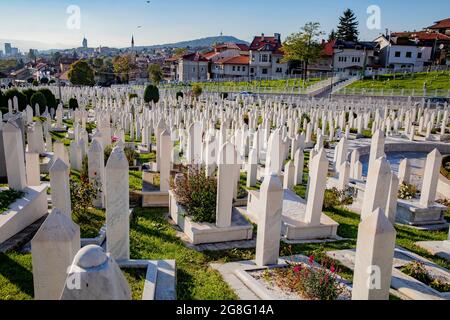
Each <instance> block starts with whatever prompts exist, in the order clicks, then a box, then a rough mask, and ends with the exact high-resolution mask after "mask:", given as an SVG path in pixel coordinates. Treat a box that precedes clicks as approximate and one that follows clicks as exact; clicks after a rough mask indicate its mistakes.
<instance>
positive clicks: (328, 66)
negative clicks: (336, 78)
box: [308, 40, 336, 73]
mask: <svg viewBox="0 0 450 320" xmlns="http://www.w3.org/2000/svg"><path fill="white" fill-rule="evenodd" d="M335 43H336V40H332V41H322V46H323V51H322V54H321V55H320V58H319V59H318V60H317V61H314V62H312V63H310V64H309V66H308V72H309V73H327V72H331V71H332V64H333V47H334V45H335Z"/></svg>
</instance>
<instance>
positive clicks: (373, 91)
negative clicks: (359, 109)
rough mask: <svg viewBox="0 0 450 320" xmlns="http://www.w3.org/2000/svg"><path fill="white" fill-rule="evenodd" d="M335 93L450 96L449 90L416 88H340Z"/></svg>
mask: <svg viewBox="0 0 450 320" xmlns="http://www.w3.org/2000/svg"><path fill="white" fill-rule="evenodd" d="M335 94H337V95H352V96H358V95H361V96H379V97H445V98H450V90H438V89H436V90H416V89H374V88H370V89H366V88H342V89H340V90H338V91H337V92H336V93H335Z"/></svg>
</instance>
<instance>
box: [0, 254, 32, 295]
mask: <svg viewBox="0 0 450 320" xmlns="http://www.w3.org/2000/svg"><path fill="white" fill-rule="evenodd" d="M31 270H32V269H31V254H20V253H15V252H8V253H7V254H4V253H0V300H31V299H33V291H34V289H33V274H32V271H31Z"/></svg>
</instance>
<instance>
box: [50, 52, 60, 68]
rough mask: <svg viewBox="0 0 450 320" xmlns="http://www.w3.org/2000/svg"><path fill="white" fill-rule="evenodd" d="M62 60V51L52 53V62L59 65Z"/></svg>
mask: <svg viewBox="0 0 450 320" xmlns="http://www.w3.org/2000/svg"><path fill="white" fill-rule="evenodd" d="M60 61H61V53H60V52H59V51H56V52H55V53H53V54H52V62H53V63H54V64H56V65H58V64H59V62H60Z"/></svg>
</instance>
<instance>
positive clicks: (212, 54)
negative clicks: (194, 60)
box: [203, 51, 217, 60]
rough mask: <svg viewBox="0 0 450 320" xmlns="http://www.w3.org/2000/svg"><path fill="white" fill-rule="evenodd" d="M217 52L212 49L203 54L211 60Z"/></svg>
mask: <svg viewBox="0 0 450 320" xmlns="http://www.w3.org/2000/svg"><path fill="white" fill-rule="evenodd" d="M216 54H217V52H215V51H210V52H206V53H204V54H203V57H205V59H207V60H210V59H211V58H212V57H214V56H215V55H216Z"/></svg>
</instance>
